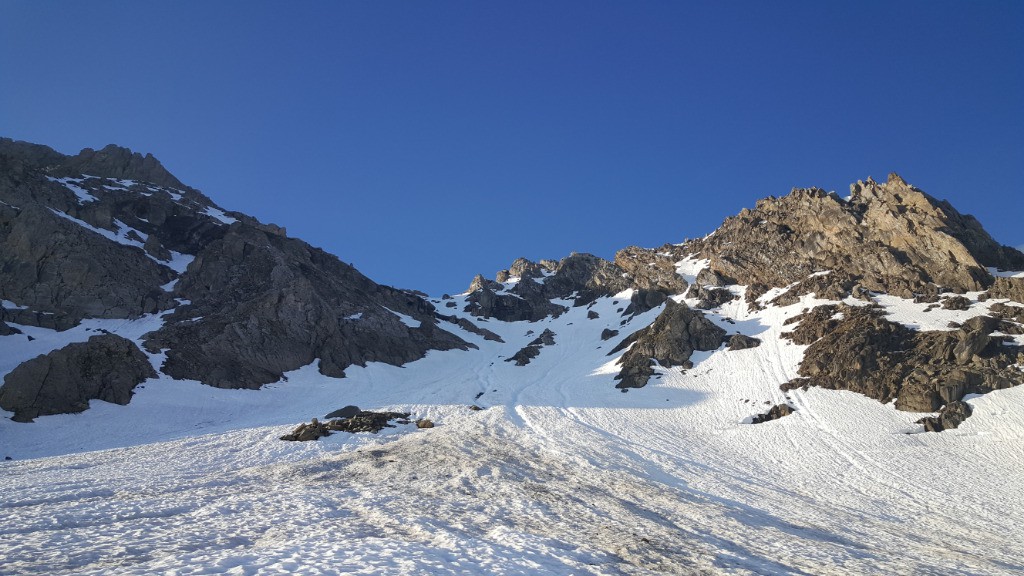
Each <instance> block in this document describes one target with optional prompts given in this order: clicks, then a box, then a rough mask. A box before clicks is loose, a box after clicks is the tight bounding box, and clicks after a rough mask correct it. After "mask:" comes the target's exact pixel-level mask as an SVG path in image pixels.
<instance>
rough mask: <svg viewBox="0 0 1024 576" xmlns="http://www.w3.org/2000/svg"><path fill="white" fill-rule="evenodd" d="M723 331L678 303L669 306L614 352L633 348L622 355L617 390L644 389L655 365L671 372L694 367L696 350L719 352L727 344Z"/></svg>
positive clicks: (672, 302)
mask: <svg viewBox="0 0 1024 576" xmlns="http://www.w3.org/2000/svg"><path fill="white" fill-rule="evenodd" d="M725 336H726V333H725V330H722V329H721V328H719V327H718V326H716V325H715V324H714V323H712V322H711V321H710V320H708V319H707V318H706V317H704V314H702V313H701V312H699V311H697V310H693V309H691V308H690V307H689V306H687V305H686V304H677V303H676V302H675V301H674V300H667V301H666V302H665V309H664V310H663V311H662V312H661V314H660V315H658V318H657V319H656V320H655V321H654V323H653V324H651V325H650V326H648V327H647V328H643V329H641V330H638V331H637V332H634V333H633V334H632V335H631V336H629V337H628V338H626V339H625V340H623V341H622V342H621V343H620V344H619V345H618V346H616V347H615V349H614V350H612V352H611V353H612V354H614V353H615V352H619V351H621V350H623V349H625V348H626V347H628V346H630V345H632V347H630V348H629V350H628V351H627V352H626V353H625V354H623V355H622V358H621V359H620V360H619V364H620V365H621V366H622V370H620V371H619V374H618V375H617V376H616V377H615V379H616V380H619V383H618V384H616V385H615V387H616V388H623V389H624V388H642V387H643V386H646V385H647V381H648V379H650V377H651V376H652V375H653V374H654V364H655V363H657V365H659V366H662V367H665V368H671V367H673V366H683V367H687V368H688V367H690V366H692V364H691V363H690V356H692V355H693V352H694V351H696V350H703V351H709V350H717V349H718V348H719V347H720V346H721V345H722V342H723V341H724V339H725Z"/></svg>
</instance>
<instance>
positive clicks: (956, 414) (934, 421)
mask: <svg viewBox="0 0 1024 576" xmlns="http://www.w3.org/2000/svg"><path fill="white" fill-rule="evenodd" d="M971 412H972V410H971V405H970V404H968V403H966V402H960V401H956V402H950V403H949V404H946V405H945V406H943V407H942V409H941V410H939V414H938V415H937V416H929V417H926V418H921V419H920V420H918V421H917V423H918V424H923V425H924V429H925V431H927V432H942V431H943V430H952V429H954V428H957V427H959V426H960V425H961V424H963V423H964V420H967V419H968V418H969V417H970V416H971Z"/></svg>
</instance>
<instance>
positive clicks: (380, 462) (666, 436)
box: [0, 262, 1024, 574]
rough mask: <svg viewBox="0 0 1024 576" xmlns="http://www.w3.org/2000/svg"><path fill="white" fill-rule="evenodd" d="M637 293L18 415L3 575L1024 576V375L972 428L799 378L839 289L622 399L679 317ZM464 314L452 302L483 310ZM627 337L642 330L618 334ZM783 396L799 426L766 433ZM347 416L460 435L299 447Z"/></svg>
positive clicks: (953, 314)
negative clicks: (396, 362)
mask: <svg viewBox="0 0 1024 576" xmlns="http://www.w3.org/2000/svg"><path fill="white" fill-rule="evenodd" d="M680 270H681V272H683V273H686V274H695V273H696V272H697V271H699V262H691V263H690V264H689V265H682V266H681V267H680ZM626 300H628V297H627V298H622V297H619V298H604V299H601V300H599V301H598V302H597V303H596V304H595V305H594V306H593V307H592V308H590V309H592V310H594V311H596V312H598V313H599V315H600V317H599V318H598V319H594V320H589V319H587V317H586V314H587V310H588V308H586V307H580V308H571V309H570V311H569V312H568V313H566V314H564V315H562V316H561V317H559V318H557V319H551V318H548V319H546V320H542V321H539V322H534V323H529V322H515V323H502V322H498V321H483V320H480V319H472V320H473V321H474V322H476V323H477V324H478V325H479V326H481V327H483V328H487V329H488V330H491V331H494V332H496V333H498V334H499V335H500V336H501V337H502V338H503V339H504V340H505V343H504V344H502V343H495V342H488V341H485V340H483V339H482V338H481V337H479V336H476V335H473V334H470V333H468V332H465V331H464V330H462V329H460V328H458V327H455V326H453V325H451V324H448V323H442V324H441V325H440V326H441V327H442V328H444V329H446V330H449V331H451V332H453V333H456V334H458V335H459V336H460V337H462V338H464V339H466V340H467V341H469V342H473V343H474V344H476V345H477V346H479V350H471V351H449V352H444V353H441V352H431V353H429V354H428V355H427V357H426V358H424V359H422V360H420V361H417V362H414V363H411V364H407V365H406V366H405V367H395V366H388V365H380V364H370V365H368V366H367V367H365V368H359V367H351V368H349V369H348V370H347V373H348V377H347V378H345V379H344V380H338V379H332V378H326V377H323V376H321V375H319V374H318V373H317V371H316V368H315V366H313V365H311V366H307V367H305V368H301V369H299V370H296V371H294V372H292V373H290V374H288V378H287V380H286V381H284V380H283V381H282V382H279V383H276V384H273V385H269V386H266V387H264V389H263V390H260V391H249V390H219V389H215V388H211V387H207V386H203V385H201V384H199V383H197V382H189V381H174V380H170V379H166V378H164V379H156V380H150V381H147V382H146V383H145V384H144V385H142V387H140V388H139V389H137V392H136V395H135V397H134V398H133V400H132V402H131V404H130V405H128V406H115V405H112V404H108V403H105V402H98V401H94V402H92V404H91V408H90V409H89V410H88V411H87V412H85V413H82V414H77V415H59V416H47V417H43V418H39V419H37V422H36V423H35V424H31V425H24V424H17V423H14V422H12V421H10V420H9V419H3V420H0V455H8V454H9V455H11V456H13V457H14V458H15V460H14V461H11V462H4V463H2V464H0V489H2V491H0V494H2V496H0V558H2V559H3V560H2V562H0V573H2V574H15V573H17V574H101V573H102V574H106V573H117V574H151V573H158V572H159V573H164V574H215V573H218V574H219V573H231V574H275V573H281V574H284V573H303V574H338V573H399V574H422V573H430V574H467V573H485V574H538V573H574V574H657V573H669V574H719V573H722V574H962V573H969V574H1007V573H1014V572H1021V571H1024V561H1022V560H1021V558H1020V554H1019V550H1020V544H1019V543H1020V542H1021V541H1022V539H1024V496H1022V488H1024V450H1021V445H1022V444H1021V443H1022V441H1024V386H1022V387H1018V388H1013V389H1009V390H1002V391H998V392H994V393H991V394H988V395H985V396H979V397H974V398H972V399H970V400H969V401H970V403H971V404H972V406H973V408H974V415H973V416H972V417H971V418H970V419H968V420H967V421H966V422H965V423H964V424H963V425H961V427H960V428H958V429H956V430H951V431H946V432H943V433H941V434H927V433H919V432H920V430H921V426H919V425H916V424H914V421H915V420H916V419H918V418H920V417H921V415H920V414H911V413H904V412H898V411H896V410H895V409H894V408H893V407H892V406H886V405H882V404H880V403H878V402H876V401H874V400H871V399H868V398H865V397H863V396H860V395H857V394H854V393H850V392H835V391H827V390H820V389H815V388H812V389H809V390H807V391H802V390H794V391H790V392H788V393H784V392H782V391H781V390H779V384H781V383H783V382H786V381H788V380H789V379H791V378H792V377H794V376H795V375H796V370H797V366H798V364H799V361H800V359H801V356H802V354H803V350H804V349H805V347H803V346H798V345H795V344H792V343H791V342H789V341H788V340H784V339H780V338H779V335H780V334H781V333H782V332H783V331H785V330H789V329H791V327H792V326H783V321H784V320H785V319H786V318H788V317H791V316H793V315H796V314H799V313H800V312H801V310H803V309H805V308H809V307H811V306H814V305H815V304H818V303H822V301H817V300H814V299H813V298H811V297H807V298H804V299H803V301H802V302H800V303H798V304H795V305H793V306H789V307H786V308H777V307H770V308H768V309H766V310H763V311H760V312H757V313H751V312H749V311H748V310H747V308H746V304H745V303H744V302H742V301H734V302H730V303H728V304H726V305H725V306H724V307H723V309H722V310H721V314H722V315H725V316H728V317H730V318H731V319H733V321H734V323H730V322H727V321H725V320H724V319H723V317H722V315H719V314H715V313H710V314H709V318H711V319H712V321H714V322H716V323H718V324H719V325H720V326H722V327H723V328H725V329H726V330H727V331H729V332H730V333H734V332H737V331H740V332H742V333H745V334H749V335H752V336H756V337H758V338H760V339H761V340H762V341H763V344H762V345H761V346H760V347H757V348H753V349H748V350H741V351H735V352H729V351H726V350H724V348H723V349H720V350H719V351H716V352H714V353H707V352H704V353H697V354H695V355H694V358H693V360H694V364H695V365H694V367H693V368H692V369H689V370H686V371H683V370H680V369H665V370H658V374H659V375H660V378H658V377H655V378H652V379H651V381H650V383H649V384H648V385H647V387H645V388H642V389H638V390H631V391H629V392H628V393H622V392H621V391H619V390H616V389H615V388H614V380H613V379H612V378H613V375H614V374H615V373H616V372H617V367H616V366H615V365H614V360H615V357H608V356H606V354H607V352H608V351H609V350H611V349H612V348H613V347H614V346H615V345H616V344H617V343H618V342H619V341H621V339H622V338H625V337H626V336H628V335H629V334H630V333H631V332H633V331H635V330H637V329H640V328H642V327H644V326H646V325H648V324H649V323H650V322H652V321H653V320H654V318H655V317H656V316H657V314H658V312H659V310H657V309H656V310H652V311H650V312H647V313H645V314H642V315H640V316H637V317H635V318H632V319H630V320H629V321H628V322H627V323H626V324H625V325H620V322H621V321H622V320H623V318H622V317H621V316H619V314H617V313H616V309H617V308H619V307H622V306H623V304H624V303H625V301H626ZM455 301H456V302H457V304H458V306H457V307H456V308H446V307H444V304H443V302H442V303H439V304H438V307H439V309H440V310H442V312H443V313H445V314H452V313H455V314H458V315H460V316H466V315H465V314H464V313H463V312H461V309H462V307H463V304H464V298H462V297H456V298H455ZM879 301H880V303H881V304H882V305H883V306H884V307H885V308H886V311H887V312H888V313H889V314H890V317H891V318H893V319H896V320H903V319H906V318H910V317H911V315H914V316H915V317H918V318H920V317H921V316H924V317H927V318H929V320H928V321H927V322H926V324H927V325H921V326H915V327H917V328H919V329H936V327H937V326H940V325H941V329H946V325H947V324H948V322H950V321H963V320H964V319H966V318H969V317H971V316H974V315H977V314H979V313H982V312H983V311H984V309H985V308H987V305H986V304H976V305H974V306H972V307H971V309H970V310H968V311H947V310H932V311H930V312H928V313H921V312H920V310H923V307H924V305H917V304H913V303H911V302H907V301H902V300H899V299H890V298H880V299H879ZM5 304H6V303H5ZM691 304H692V302H691ZM929 315H931V316H929ZM467 317H468V316H467ZM932 318H934V320H931V319H932ZM161 321H162V320H161V319H160V318H159V317H155V316H154V317H145V318H143V319H140V320H136V321H130V322H129V321H116V322H120V323H121V324H120V325H118V326H112V325H110V324H103V323H112V322H115V321H87V322H86V323H84V324H83V326H81V327H78V328H74V329H72V330H69V331H66V332H62V333H57V332H53V331H46V330H43V329H38V328H31V327H21V326H19V328H20V329H22V330H24V331H25V332H26V333H27V334H30V335H33V336H34V337H36V338H37V340H35V341H33V342H27V341H26V339H25V336H24V335H14V336H6V337H0V346H3V350H4V354H3V356H2V358H3V364H2V365H0V373H6V372H7V371H9V370H10V369H13V367H14V365H16V364H17V362H19V361H20V360H19V358H20V359H27V358H29V357H31V356H32V355H34V354H37V353H42V352H40V351H43V352H45V351H47V350H50V349H52V348H54V347H59V346H58V344H59V342H64V341H76V339H85V338H87V337H88V336H89V335H91V334H92V333H94V332H92V331H91V330H90V331H87V330H85V328H91V329H93V330H95V329H97V328H100V327H102V328H105V329H111V330H112V331H116V332H118V333H121V334H122V335H125V336H126V337H130V338H133V339H136V340H138V339H139V338H141V336H142V334H144V333H145V332H146V331H148V330H152V329H154V328H155V327H157V326H159V323H160V322H161ZM89 323H94V324H96V325H95V326H94V325H93V324H89ZM545 328H550V329H551V330H552V331H553V332H555V341H556V344H555V345H554V346H545V347H543V348H542V349H541V353H540V355H539V356H538V357H536V358H535V359H534V360H533V361H532V362H531V363H530V364H529V365H527V366H524V367H519V366H514V365H512V364H511V363H509V362H505V359H506V358H508V357H509V356H511V355H513V354H514V353H515V352H516V351H517V350H519V349H520V348H522V347H523V346H525V345H526V344H527V343H528V342H529V341H531V340H532V339H534V338H536V336H537V335H538V334H539V333H540V332H541V331H543V330H544V329H545ZM603 328H614V329H618V330H620V334H619V336H618V337H616V338H613V339H611V340H608V341H605V342H602V341H601V340H600V338H599V334H600V332H601V330H602V329H603ZM69 339H70V340H69ZM18 342H21V343H22V344H18V346H14V344H15V343H18ZM29 345H32V346H29ZM8 351H12V352H8ZM14 351H16V353H15V352H14ZM617 356H618V355H616V357H617ZM154 361H155V362H158V361H159V357H158V356H157V357H155V358H154ZM481 392H482V393H483V394H482V395H480V396H479V398H478V397H477V395H478V394H479V393H481ZM786 401H789V402H790V403H791V405H793V406H794V407H796V409H797V411H796V412H795V413H794V414H793V415H791V416H789V417H786V418H782V419H780V420H776V421H772V422H768V423H765V424H760V425H756V426H753V425H749V424H748V422H749V421H750V418H751V417H752V416H754V415H755V414H758V413H760V412H764V411H766V410H767V409H768V408H769V407H770V405H772V404H777V403H782V402H786ZM474 403H475V404H478V405H480V406H482V407H484V408H485V409H484V410H481V411H477V412H474V411H470V410H469V409H468V405H470V404H474ZM346 404H356V405H358V406H360V407H362V408H363V409H392V410H404V411H410V412H412V413H413V414H414V417H427V418H431V419H432V420H434V422H435V423H437V427H436V428H433V429H426V430H417V429H416V428H415V426H412V425H407V426H397V427H396V428H392V429H385V430H384V431H382V432H381V433H380V434H378V435H373V434H356V435H350V434H344V433H335V434H334V435H332V436H330V437H328V438H324V439H321V440H320V441H318V442H305V443H300V442H282V441H280V440H278V439H277V437H278V436H280V435H281V434H284V433H285V432H287V431H289V430H290V429H291V428H292V427H294V426H295V425H296V424H298V423H299V422H302V421H308V420H309V419H310V418H311V417H322V416H323V415H324V414H326V413H327V412H329V411H331V410H334V409H336V408H339V407H341V406H344V405H346ZM125 444H133V445H131V446H125Z"/></svg>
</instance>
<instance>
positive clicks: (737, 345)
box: [729, 334, 761, 350]
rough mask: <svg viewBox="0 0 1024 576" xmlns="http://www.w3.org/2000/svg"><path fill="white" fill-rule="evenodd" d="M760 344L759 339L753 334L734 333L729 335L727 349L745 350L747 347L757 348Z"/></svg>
mask: <svg viewBox="0 0 1024 576" xmlns="http://www.w3.org/2000/svg"><path fill="white" fill-rule="evenodd" d="M760 345H761V341H760V340H758V339H757V338H754V337H753V336H747V335H745V334H734V335H732V336H730V337H729V350H746V349H748V348H757V347H758V346H760Z"/></svg>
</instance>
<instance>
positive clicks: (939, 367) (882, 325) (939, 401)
mask: <svg viewBox="0 0 1024 576" xmlns="http://www.w3.org/2000/svg"><path fill="white" fill-rule="evenodd" d="M999 322H1000V321H999V319H996V318H991V317H987V316H979V317H975V318H972V319H970V320H968V321H967V322H965V323H964V324H963V326H962V327H961V328H960V329H959V330H951V331H927V332H916V331H914V330H911V329H910V328H907V327H906V326H903V325H902V324H897V323H895V322H890V321H889V320H886V319H885V318H884V317H883V316H882V313H881V312H880V311H879V310H877V309H874V308H869V307H850V306H845V305H841V306H820V307H818V308H815V309H814V310H812V311H811V312H809V313H807V314H804V315H803V316H802V317H800V325H799V326H798V327H797V329H795V330H793V331H792V332H789V333H787V334H784V336H786V337H789V338H791V339H792V340H793V341H794V342H796V343H797V344H810V347H809V348H808V349H807V351H806V352H805V353H804V360H803V361H802V362H801V364H800V370H799V373H800V375H801V376H802V378H799V379H797V380H794V381H792V382H789V383H787V384H784V385H783V389H784V390H788V389H791V388H796V387H800V386H819V387H822V388H828V389H833V390H851V391H854V392H858V393H861V394H864V395H865V396H869V397H871V398H875V399H877V400H879V401H880V402H883V403H888V402H890V401H892V400H895V401H896V408H897V409H899V410H905V411H909V412H933V411H935V410H937V409H939V407H940V406H942V405H944V404H947V403H950V402H954V401H956V400H960V399H961V398H963V397H964V395H965V394H984V393H986V392H990V391H992V390H997V389H1002V388H1009V387H1011V386H1016V385H1019V384H1021V383H1024V373H1022V372H1021V371H1020V370H1018V369H1016V368H1015V366H1014V365H1015V364H1017V363H1020V362H1024V351H1022V350H1021V348H1020V347H1019V346H1016V345H1008V344H1011V342H1010V341H1009V340H1007V339H1006V338H1005V337H1000V336H992V335H991V334H992V332H993V331H994V330H995V329H996V328H997V327H998V326H999Z"/></svg>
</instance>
